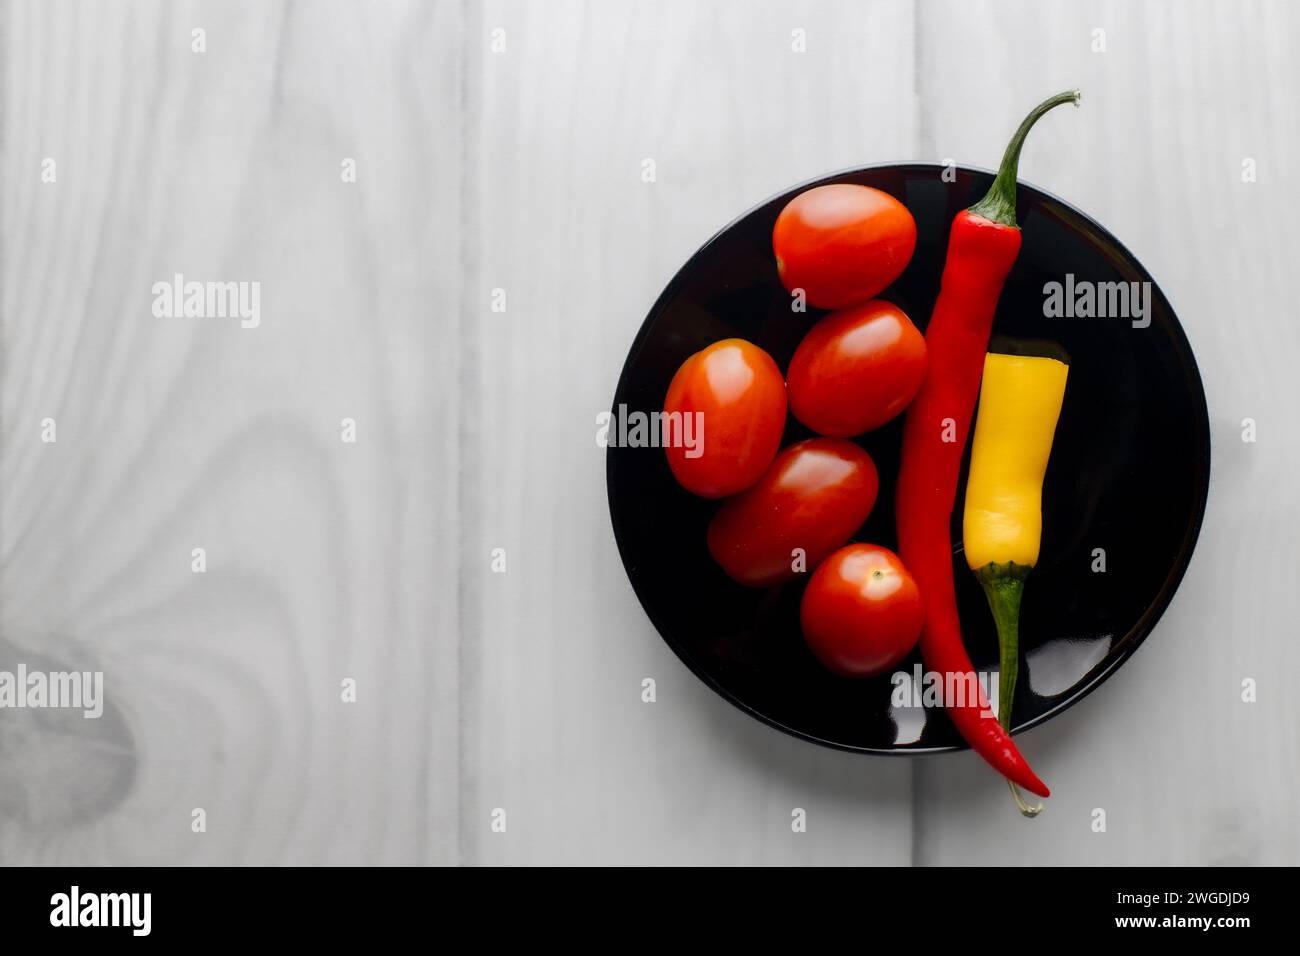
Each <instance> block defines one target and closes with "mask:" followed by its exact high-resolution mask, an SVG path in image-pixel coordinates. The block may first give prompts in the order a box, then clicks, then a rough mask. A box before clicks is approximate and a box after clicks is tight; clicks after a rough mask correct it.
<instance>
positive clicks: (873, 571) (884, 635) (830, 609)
mask: <svg viewBox="0 0 1300 956" xmlns="http://www.w3.org/2000/svg"><path fill="white" fill-rule="evenodd" d="M799 619H800V622H801V623H802V625H803V636H804V640H806V641H807V642H808V647H809V648H811V649H812V652H813V653H814V654H816V655H817V658H818V660H820V661H821V662H822V663H823V664H825V665H826V666H827V667H828V668H830V669H831V670H833V671H834V672H835V673H837V674H840V675H842V676H844V677H874V676H875V675H876V674H882V673H884V672H885V671H888V670H890V669H891V668H893V667H895V666H897V665H898V664H899V663H900V662H901V661H902V660H903V658H905V657H907V655H908V654H909V653H911V650H912V648H913V647H914V646H915V645H916V641H917V638H918V637H920V636H921V625H922V623H923V622H924V620H925V609H924V607H923V606H922V604H921V591H920V588H918V587H917V586H916V581H915V580H914V579H913V578H912V575H911V573H910V572H909V571H908V570H907V568H905V567H903V562H902V561H900V560H899V557H898V555H896V554H894V552H892V551H890V550H888V549H887V548H881V547H879V546H877V545H874V544H850V545H848V546H847V547H843V548H840V550H838V551H836V552H835V553H834V554H832V555H831V556H830V557H829V558H827V559H826V560H825V562H823V563H822V565H821V567H819V568H818V569H817V570H816V571H815V572H814V573H813V576H812V580H811V581H809V582H808V587H807V589H806V590H805V591H804V593H803V604H802V605H801V606H800V608H799Z"/></svg>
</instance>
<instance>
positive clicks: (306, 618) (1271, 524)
mask: <svg viewBox="0 0 1300 956" xmlns="http://www.w3.org/2000/svg"><path fill="white" fill-rule="evenodd" d="M0 16H2V20H0V50H2V51H3V58H4V62H3V73H2V78H0V83H2V84H3V88H2V90H3V99H2V100H0V108H2V110H3V117H2V121H3V126H2V128H0V171H2V173H3V177H2V182H0V204H2V205H0V318H2V327H0V331H2V337H0V347H2V348H3V365H2V368H0V562H2V564H0V571H2V573H0V667H6V666H10V667H11V666H13V664H14V663H15V662H17V661H19V660H22V661H26V662H27V663H28V664H29V666H31V667H38V666H45V667H47V668H54V669H58V668H68V667H78V668H87V669H102V670H103V671H104V672H105V675H106V676H105V680H106V682H107V691H108V697H109V709H108V713H106V715H105V717H104V718H103V719H101V720H100V721H84V720H63V719H60V718H58V717H57V715H56V716H50V715H48V714H38V715H36V716H33V713H34V712H31V711H26V712H18V711H0V862H4V863H10V864H31V863H39V864H45V863H83V864H84V863H96V864H100V863H105V864H108V863H112V864H120V863H171V862H182V863H194V864H218V863H220V864H225V863H465V864H476V863H482V864H503V863H546V862H551V863H587V862H619V863H622V862H638V863H761V864H776V863H798V864H805V863H834V864H838V863H882V864H908V863H918V864H935V863H983V862H1006V863H1028V864H1054V863H1084V864H1108V863H1118V864H1127V863H1140V862H1141V863H1170V864H1187V863H1229V862H1249V863H1272V864H1295V863H1297V862H1300V826H1298V825H1297V820H1296V800H1295V794H1296V792H1297V790H1298V789H1300V737H1298V736H1297V729H1298V724H1300V702H1298V700H1297V697H1296V696H1295V695H1294V694H1293V693H1292V692H1291V689H1290V687H1289V686H1288V685H1289V681H1290V680H1291V678H1292V677H1293V676H1294V675H1295V674H1296V673H1300V641H1297V631H1296V628H1297V624H1296V621H1297V620H1298V619H1300V597H1298V596H1297V595H1298V589H1297V588H1296V586H1295V581H1296V577H1297V573H1298V572H1300V536H1297V535H1296V533H1295V528H1296V523H1297V519H1300V484H1297V482H1296V481H1295V477H1294V476H1295V473H1296V469H1297V468H1298V467H1300V439H1297V431H1296V428H1295V419H1294V415H1295V409H1296V408H1297V407H1300V376H1297V375H1296V373H1295V365H1296V363H1297V361H1300V331H1297V329H1298V325H1297V322H1296V305H1295V302H1296V298H1295V295H1294V293H1293V291H1292V289H1291V288H1290V282H1291V280H1292V279H1293V277H1294V270H1295V260H1296V250H1297V243H1296V236H1295V230H1294V227H1293V223H1292V220H1293V217H1294V215H1295V210H1296V209H1297V208H1300V185H1297V184H1298V183H1300V170H1298V169H1297V167H1296V162H1297V160H1296V157H1297V156H1300V112H1298V111H1297V110H1296V109H1295V108H1294V104H1293V102H1292V101H1293V98H1294V95H1295V91H1296V89H1297V87H1300V67H1298V66H1297V65H1296V59H1295V57H1294V51H1293V50H1292V49H1291V45H1292V41H1293V40H1294V38H1295V37H1296V36H1297V35H1298V34H1300V7H1297V6H1296V5H1294V4H1287V3H1283V2H1280V0H1279V2H1275V3H1264V2H1247V3H1239V2H1229V0H1199V2H1187V3H1174V2H1146V3H1122V2H1113V3H1097V2H1082V3H1081V2H1068V3H1067V2H1055V3H1042V2H1034V0H1018V2H968V0H966V2H957V0H942V2H941V0H928V2H922V3H919V4H913V3H910V2H903V0H896V2H862V0H833V2H831V0H824V2H813V0H758V2H755V0H745V2H742V0H604V2H596V0H589V2H585V3H584V2H578V0H547V2H540V0H539V2H524V0H513V2H501V0H488V2H482V3H478V2H471V0H441V2H432V3H415V2H396V0H394V2H379V0H376V2H364V3H345V2H342V0H331V2H313V3H291V2H288V0H284V2H253V0H240V2H232V0H220V2H218V0H207V2H179V3H177V2H164V0H129V2H111V3H110V2H96V0H10V2H6V3H4V5H3V13H2V14H0ZM195 28H203V29H204V30H205V31H206V43H207V49H206V52H204V53H195V52H193V51H192V49H191V43H192V32H191V31H192V30H193V29H195ZM497 28H500V29H502V30H504V31H505V33H504V38H505V45H506V48H505V51H504V52H500V53H494V52H493V51H492V50H491V47H490V44H491V41H492V35H493V34H492V31H493V30H495V29H497ZM797 28H801V29H803V30H805V31H806V36H807V52H806V53H796V52H794V51H792V49H791V39H792V31H793V30H795V29H797ZM1097 29H1101V30H1104V31H1105V44H1106V49H1105V52H1094V51H1093V46H1094V41H1095V36H1096V35H1095V34H1094V30H1097ZM1074 85H1077V86H1080V87H1081V88H1082V89H1083V93H1084V100H1083V107H1082V109H1081V110H1079V111H1078V112H1077V113H1072V114H1069V115H1068V116H1062V117H1058V118H1056V119H1054V120H1053V121H1052V122H1050V123H1044V124H1043V128H1042V129H1041V130H1040V131H1039V132H1038V133H1037V134H1036V135H1035V137H1034V139H1033V140H1032V142H1031V144H1030V146H1029V147H1028V149H1027V151H1026V154H1025V156H1024V161H1023V163H1022V167H1021V173H1022V176H1023V177H1024V178H1025V179H1027V180H1029V181H1032V182H1034V183H1036V184H1039V185H1041V186H1043V187H1045V188H1047V189H1049V190H1051V191H1052V192H1054V193H1056V194H1058V195H1060V196H1063V197H1064V198H1066V199H1068V200H1070V201H1071V202H1073V203H1075V204H1077V205H1078V206H1080V207H1082V208H1083V209H1085V210H1086V211H1088V212H1089V213H1091V214H1092V215H1093V216H1095V217H1096V218H1098V219H1099V220H1100V221H1101V222H1103V223H1105V224H1106V225H1107V226H1108V227H1109V228H1110V229H1111V230H1112V231H1113V232H1114V233H1115V234H1116V235H1117V236H1119V237H1120V238H1121V240H1122V241H1124V242H1125V243H1126V244H1127V245H1128V246H1129V247H1130V248H1131V249H1132V250H1133V251H1134V252H1135V253H1136V254H1137V256H1138V257H1139V258H1140V259H1141V260H1142V261H1143V262H1144V263H1145V264H1146V265H1147V266H1148V268H1149V269H1150V270H1151V272H1152V273H1153V275H1154V276H1155V277H1156V278H1157V280H1158V281H1159V282H1160V283H1161V285H1162V287H1163V288H1164V290H1165V292H1166V293H1167V294H1168V295H1169V297H1170V299H1171V301H1172V302H1173V304H1174V307H1175V308H1176V309H1177V311H1178V313H1179V315H1180V316H1181V318H1182V321H1183V323H1184V325H1185V326H1186V328H1187V331H1188V334H1189V336H1190V338H1191V340H1192V342H1193V345H1194V347H1195V349H1196V352H1197V355H1198V357H1199V359H1200V362H1201V368H1202V373H1203V375H1204V378H1205V384H1206V390H1207V393H1208V396H1209V403H1210V410H1211V416H1212V422H1213V438H1214V452H1215V456H1214V469H1213V488H1212V493H1211V500H1210V507H1209V512H1208V515H1207V518H1206V523H1205V528H1204V531H1203V533H1202V536H1201V541H1200V545H1199V547H1198V549H1197V552H1196V557H1195V559H1194V561H1193V564H1192V567H1191V569H1190V571H1189V573H1188V575H1187V578H1186V579H1185V581H1184V584H1183V587H1182V589H1181V590H1180V592H1179V594H1178V596H1177V598H1176V599H1175V601H1174V604H1173V606H1172V608H1171V609H1170V610H1169V612H1168V613H1167V614H1166V615H1165V617H1164V619H1163V620H1162V621H1161V623H1160V625H1159V627H1158V628H1157V629H1156V631H1155V633H1154V634H1153V635H1152V637H1151V638H1150V639H1149V640H1148V642H1147V644H1146V645H1145V646H1144V647H1143V648H1142V649H1141V651H1140V652H1139V653H1138V654H1137V655H1136V656H1135V657H1134V658H1133V659H1132V660H1131V661H1130V662H1129V663H1128V664H1126V665H1125V666H1124V667H1123V668H1122V669H1121V670H1120V671H1119V672H1118V673H1117V674H1116V675H1115V676H1114V677H1113V678H1112V679H1111V680H1110V681H1109V682H1107V683H1106V685H1105V686H1104V687H1102V688H1101V689H1100V690H1099V691H1097V692H1096V693H1095V694H1093V695H1092V696H1091V697H1089V698H1088V699H1087V700H1086V701H1085V702H1083V703H1082V704H1080V705H1079V706H1077V707H1075V708H1074V709H1072V710H1071V711H1069V712H1068V713H1067V714H1065V715H1064V716H1062V717H1060V718H1058V719H1056V720H1053V721H1052V722H1051V723H1050V724H1048V725H1046V726H1044V727H1042V728H1040V729H1038V730H1035V731H1033V732H1030V733H1028V734H1026V735H1025V736H1024V737H1023V738H1022V743H1023V746H1024V748H1025V749H1026V751H1027V752H1028V754H1029V755H1030V756H1031V758H1032V759H1033V761H1034V763H1035V766H1036V767H1037V768H1038V769H1039V770H1040V771H1041V772H1042V774H1043V775H1044V777H1046V778H1047V779H1048V780H1050V781H1051V783H1052V785H1053V787H1054V789H1055V791H1056V793H1057V794H1058V796H1057V797H1056V798H1054V799H1053V800H1052V801H1051V804H1050V807H1049V810H1048V812H1047V813H1045V814H1044V815H1043V816H1042V817H1041V818H1040V819H1038V820H1037V821H1035V822H1033V823H1026V822H1025V821H1022V820H1021V819H1020V818H1019V817H1018V816H1016V815H1015V813H1014V812H1013V811H1012V809H1011V807H1010V806H1009V803H1008V800H1007V794H1006V790H1005V788H1004V787H1003V786H1002V785H1001V783H1000V782H999V781H998V780H997V778H996V777H995V775H993V774H992V773H991V772H989V771H988V770H987V769H986V768H985V767H984V766H983V764H982V763H981V762H980V761H979V760H978V758H975V757H973V756H971V755H969V754H963V755H955V756H954V755H949V756H943V757H937V758H930V759H926V760H917V761H903V760H884V759H872V758H863V757H855V756H853V755H847V754H841V753H836V752H831V751H827V750H822V749H819V748H816V747H814V746H813V745H810V744H806V743H803V742H800V741H797V740H794V739H791V738H787V737H785V736H783V735H781V734H779V733H777V732H776V731H773V730H770V729H768V728H766V727H764V726H761V725H760V724H758V723H757V722H755V721H752V720H750V719H749V718H747V717H745V716H743V715H742V714H741V713H739V712H738V711H736V710H734V709H733V708H732V707H731V706H730V705H728V704H726V703H725V702H723V701H722V700H721V699H720V698H718V697H716V696H715V695H714V694H713V693H712V692H711V691H709V690H708V689H706V688H705V687H704V686H703V685H702V684H701V683H700V682H699V681H697V680H696V679H695V678H694V677H693V676H692V675H691V674H690V673H689V672H688V671H687V670H686V669H685V668H684V667H683V666H682V665H681V664H680V663H679V662H678V661H677V660H676V658H675V657H674V656H673V655H672V654H671V652H670V651H669V650H668V649H667V647H666V646H665V645H664V644H663V643H662V642H661V641H660V640H659V639H658V637H657V636H656V634H655V632H654V631H653V629H652V628H651V627H650V625H649V623H648V622H647V621H646V619H645V616H644V614H643V613H642V612H641V610H640V608H639V606H638V604H637V602H636V600H635V598H634V596H633V594H632V591H631V588H630V586H629V585H628V583H627V581H626V578H625V575H624V572H623V569H622V566H621V564H620V562H619V559H618V555H617V551H616V549H615V545H614V541H613V537H612V533H611V531H610V526H609V519H608V514H607V508H606V502H605V493H604V457H603V452H602V451H601V450H600V449H598V448H597V447H596V446H595V442H594V433H595V416H596V413H597V412H598V411H600V410H601V409H604V408H607V407H608V402H609V400H610V397H611V396H612V394H613V390H614V385H615V380H616V376H617V373H618V370H619V368H620V367H621V364H622V361H623V358H624V356H625V354H626V350H627V347H628V345H629V344H630V342H631V339H632V337H633V334H634V333H635V330H636V329H637V327H638V326H639V324H640V322H641V321H642V318H643V317H644V314H645V312H646V310H647V309H648V307H649V305H650V303H651V302H652V301H653V300H654V298H655V296H656V295H657V293H658V292H659V290H660V289H661V288H662V286H663V285H664V284H665V283H666V282H667V280H668V279H669V278H670V277H671V275H672V274H673V272H674V271H675V270H676V268H677V267H678V266H679V265H680V263H681V262H682V261H684V260H685V258H686V257H687V256H688V255H689V254H690V253H691V252H692V251H693V250H694V249H695V248H696V247H697V246H698V245H699V244H700V243H701V242H703V241H704V240H705V239H706V238H707V237H708V236H709V235H711V234H712V232H713V231H714V230H715V229H717V228H718V227H719V226H721V225H722V224H723V223H725V222H727V221H728V220H730V219H731V218H732V217H733V216H734V215H736V214H737V213H738V212H740V211H742V210H744V209H746V208H748V207H749V206H750V205H752V204H754V203H755V202H757V201H759V200H761V199H763V198H765V197H767V196H768V195H770V194H771V193H773V192H776V191H778V190H780V189H782V188H784V187H785V186H787V185H788V184H790V183H792V182H796V181H799V180H802V179H805V178H808V177H810V176H813V175H816V174H819V173H821V172H823V171H826V170H831V169H837V168H841V167H845V166H850V165H854V164H858V163H866V162H878V161H887V160H910V159H915V160H926V161H939V160H942V159H944V158H947V157H952V158H955V159H957V160H958V161H959V162H963V163H970V164H974V165H982V166H991V165H993V164H995V163H996V160H997V159H998V156H999V155H1000V151H1001V148H1002V145H1003V143H1004V142H1005V139H1006V137H1007V135H1008V133H1009V131H1010V129H1011V128H1012V126H1013V125H1014V123H1015V122H1016V121H1017V120H1018V119H1019V117H1020V116H1021V115H1022V113H1023V112H1024V111H1025V110H1026V109H1027V108H1028V106H1030V105H1032V104H1033V103H1035V102H1037V101H1038V100H1039V99H1041V98H1042V97H1043V96H1044V95H1045V94H1047V93H1050V92H1054V91H1056V90H1059V89H1063V88H1066V87H1069V86H1074ZM347 157H352V158H355V160H356V163H357V170H358V177H357V178H358V181H357V182H356V183H345V182H342V180H341V176H340V164H341V163H342V162H343V160H344V159H345V158H347ZM1247 157H1249V158H1252V159H1254V160H1255V161H1256V163H1257V169H1258V179H1257V181H1256V182H1253V183H1243V182H1242V177H1241V168H1242V160H1243V159H1244V158H1247ZM47 158H52V159H54V160H55V162H56V170H57V181H56V182H54V183H45V182H42V179H41V171H42V162H43V160H45V159H47ZM645 158H653V159H654V160H655V161H656V164H657V172H658V178H657V181H656V182H655V183H653V184H647V183H644V182H642V181H641V178H640V170H641V162H642V160H643V159H645ZM175 272H183V273H185V274H186V275H187V276H188V277H190V278H198V279H222V280H227V279H232V280H250V281H252V280H257V281H260V282H261V283H262V313H263V314H262V324H261V327H260V328H258V329H255V330H241V329H240V328H238V326H237V324H236V323H234V322H232V321H222V320H217V319H157V318H155V317H154V316H153V315H152V314H151V311H150V304H151V299H152V295H151V291H150V288H151V285H152V283H153V282H154V281H156V280H158V279H163V278H166V277H169V276H171V275H172V274H173V273H175ZM496 288H501V289H504V290H506V304H507V308H506V312H504V313H495V312H493V311H492V310H491V308H490V303H491V295H492V290H493V289H496ZM47 417H50V418H54V419H55V420H56V422H57V429H58V431H57V435H58V441H57V443H56V444H46V443H43V442H42V441H41V440H40V432H41V425H40V423H41V421H42V419H44V418H47ZM348 417H350V418H354V419H355V420H356V422H357V429H358V432H357V434H358V440H357V442H356V443H355V444H345V443H343V442H342V441H341V440H340V421H341V419H343V418H348ZM1246 417H1250V418H1253V419H1255V420H1256V422H1257V428H1258V441H1257V442H1256V443H1254V444H1246V443H1243V442H1242V441H1241V438H1240V435H1241V427H1240V425H1241V420H1242V419H1243V418H1246ZM195 547H203V548H206V550H207V555H208V571H207V573H206V574H194V573H192V571H191V568H190V553H191V549H192V548H195ZM494 548H504V549H505V552H506V560H507V571H506V573H504V574H494V573H492V572H491V570H490V566H489V565H490V554H491V551H492V549H494ZM347 677H351V678H354V679H355V680H356V681H357V682H358V700H357V702H356V703H353V704H346V703H343V702H342V701H341V699H340V682H341V681H342V680H343V679H344V678H347ZM644 677H654V678H655V679H656V680H657V683H658V701H657V702H656V703H655V704H653V705H648V704H643V703H642V702H641V699H640V682H641V680H642V678H644ZM1246 677H1251V678H1254V679H1255V680H1256V681H1257V682H1258V702H1257V703H1255V704H1245V703H1242V702H1241V700H1240V688H1241V681H1242V679H1243V678H1246ZM200 807H201V808H203V809H204V810H205V812H206V816H207V830H206V832H204V833H194V832H192V828H191V819H192V818H191V813H192V811H193V810H194V808H200ZM794 807H803V808H805V809H806V810H807V813H808V830H807V832H806V833H803V834H795V833H792V832H791V828H790V812H791V809H792V808H794ZM1098 807H1100V808H1104V809H1105V810H1106V813H1107V824H1108V825H1107V831H1106V832H1105V833H1094V832H1093V831H1092V829H1091V826H1090V824H1091V822H1092V819H1093V818H1092V810H1093V809H1094V808H1098ZM494 808H503V809H505V810H506V812H507V829H506V832H505V833H494V832H492V830H491V829H490V822H491V816H490V815H491V813H492V811H493V809H494Z"/></svg>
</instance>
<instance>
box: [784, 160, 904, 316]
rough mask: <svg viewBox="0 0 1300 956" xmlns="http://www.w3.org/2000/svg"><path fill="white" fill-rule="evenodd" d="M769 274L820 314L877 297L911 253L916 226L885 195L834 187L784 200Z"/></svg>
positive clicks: (859, 188) (862, 188)
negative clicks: (802, 296) (774, 274)
mask: <svg viewBox="0 0 1300 956" xmlns="http://www.w3.org/2000/svg"><path fill="white" fill-rule="evenodd" d="M772 249H773V251H774V252H775V253H776V270H777V272H778V273H779V274H780V276H781V281H782V282H783V283H784V284H785V287H786V288H787V289H788V290H790V291H791V292H793V291H794V290H795V289H803V290H804V294H805V296H806V297H807V299H808V302H809V303H810V304H812V305H814V306H816V307H817V308H819V309H842V308H844V307H845V306H849V305H857V304H858V303H859V302H866V301H867V300H868V299H870V298H873V297H874V296H876V295H878V294H880V292H882V291H883V290H884V288H885V287H886V286H887V285H889V284H890V283H891V282H893V281H894V280H895V279H897V278H898V277H899V276H900V275H902V274H903V270H904V269H906V268H907V263H908V261H909V260H911V258H912V252H913V250H915V249H916V220H914V219H913V218H912V214H911V213H910V212H908V211H907V207H906V206H904V205H903V204H902V203H901V202H899V201H898V200H897V199H895V198H894V197H893V196H891V195H889V193H885V192H881V191H880V190H879V189H872V188H871V187H870V186H855V185H853V184H851V183H833V184H831V185H829V186H817V187H815V188H813V189H809V190H806V191H805V192H802V193H800V194H799V195H797V196H795V197H794V198H793V199H791V200H790V202H789V203H787V204H786V207H785V208H784V209H782V210H781V214H780V215H779V216H777V217H776V227H775V228H774V229H773V230H772Z"/></svg>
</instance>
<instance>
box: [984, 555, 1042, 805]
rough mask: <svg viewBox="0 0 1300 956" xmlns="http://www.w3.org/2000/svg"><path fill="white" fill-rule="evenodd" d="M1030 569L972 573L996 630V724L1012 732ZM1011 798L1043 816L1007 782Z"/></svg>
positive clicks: (990, 567) (996, 567) (999, 567)
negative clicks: (1023, 602)
mask: <svg viewBox="0 0 1300 956" xmlns="http://www.w3.org/2000/svg"><path fill="white" fill-rule="evenodd" d="M1030 570H1031V569H1030V568H1029V567H1027V566H1026V565H1023V564H1016V563H1015V562H1014V561H1008V562H1007V563H1006V564H998V563H997V562H990V563H988V564H986V565H984V567H982V568H980V569H979V570H978V571H976V572H975V576H976V577H977V578H979V582H980V585H981V586H982V587H983V588H984V596H985V597H986V598H988V602H989V610H991V611H992V612H993V623H994V624H995V625H997V629H998V723H1000V724H1001V725H1002V728H1003V729H1004V730H1006V731H1008V732H1009V731H1010V730H1011V702H1012V701H1013V700H1014V699H1015V696H1016V677H1017V675H1018V674H1019V671H1020V601H1021V598H1023V597H1024V593H1025V578H1027V577H1028V576H1029V572H1030ZM1007 786H1009V787H1010V788H1011V796H1012V797H1014V798H1015V801H1016V806H1017V807H1018V808H1019V810H1020V812H1021V813H1022V814H1024V815H1025V816H1027V817H1036V816H1038V814H1040V813H1042V812H1043V805H1042V804H1041V803H1040V804H1038V805H1037V806H1032V807H1031V806H1029V805H1028V804H1027V803H1025V800H1024V797H1022V796H1021V794H1020V788H1019V787H1017V786H1016V785H1015V784H1014V783H1012V782H1011V781H1010V780H1008V781H1007Z"/></svg>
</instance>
